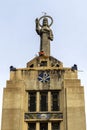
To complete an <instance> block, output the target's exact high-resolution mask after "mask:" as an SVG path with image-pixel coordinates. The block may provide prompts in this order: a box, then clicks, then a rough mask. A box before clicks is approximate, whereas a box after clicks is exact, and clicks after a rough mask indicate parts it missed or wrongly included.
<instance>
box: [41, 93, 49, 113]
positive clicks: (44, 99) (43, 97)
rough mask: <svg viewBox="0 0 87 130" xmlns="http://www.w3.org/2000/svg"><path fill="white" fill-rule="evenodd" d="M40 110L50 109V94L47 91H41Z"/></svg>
mask: <svg viewBox="0 0 87 130" xmlns="http://www.w3.org/2000/svg"><path fill="white" fill-rule="evenodd" d="M40 110H41V111H47V110H48V95H47V92H41V98H40Z"/></svg>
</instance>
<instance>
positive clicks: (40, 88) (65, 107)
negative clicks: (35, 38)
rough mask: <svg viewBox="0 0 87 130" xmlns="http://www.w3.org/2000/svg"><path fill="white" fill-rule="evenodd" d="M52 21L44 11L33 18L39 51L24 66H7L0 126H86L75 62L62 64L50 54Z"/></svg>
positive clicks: (29, 129)
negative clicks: (68, 64) (70, 64)
mask: <svg viewBox="0 0 87 130" xmlns="http://www.w3.org/2000/svg"><path fill="white" fill-rule="evenodd" d="M48 19H50V21H49V20H48ZM41 21H42V23H41ZM49 22H50V23H49ZM52 23H53V19H52V18H51V17H50V16H47V15H45V16H42V17H41V18H40V19H36V32H37V33H38V35H39V36H40V52H39V55H38V56H36V57H35V58H34V59H32V60H31V61H29V62H28V63H27V66H26V68H19V69H17V68H14V67H13V66H11V67H10V79H9V80H8V81H7V84H6V88H4V93H3V108H2V128H1V130H86V124H85V105H84V87H83V86H81V83H80V80H79V79H78V71H77V66H76V65H74V66H73V67H72V68H67V67H66V68H65V67H63V63H62V62H61V61H59V60H57V59H56V58H54V57H52V56H50V40H51V41H52V40H53V33H52V30H51V29H50V26H51V25H52Z"/></svg>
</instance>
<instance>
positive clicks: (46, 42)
mask: <svg viewBox="0 0 87 130" xmlns="http://www.w3.org/2000/svg"><path fill="white" fill-rule="evenodd" d="M48 19H50V21H51V22H50V24H49V21H48ZM41 20H42V24H41V23H40V22H41ZM52 23H53V19H52V17H50V16H47V15H44V16H42V17H40V18H39V19H38V18H36V32H37V34H38V35H40V39H41V41H40V51H44V53H45V55H47V56H50V40H51V41H52V40H53V33H52V30H51V29H50V26H51V25H52Z"/></svg>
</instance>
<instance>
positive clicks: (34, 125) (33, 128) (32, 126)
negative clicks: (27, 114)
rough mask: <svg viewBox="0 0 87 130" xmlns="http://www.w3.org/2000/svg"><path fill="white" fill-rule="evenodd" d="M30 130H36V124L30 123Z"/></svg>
mask: <svg viewBox="0 0 87 130" xmlns="http://www.w3.org/2000/svg"><path fill="white" fill-rule="evenodd" d="M28 130H36V124H35V123H28Z"/></svg>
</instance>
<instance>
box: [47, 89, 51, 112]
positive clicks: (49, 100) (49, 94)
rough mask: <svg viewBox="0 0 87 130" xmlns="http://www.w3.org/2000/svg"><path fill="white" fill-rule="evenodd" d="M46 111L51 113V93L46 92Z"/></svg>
mask: <svg viewBox="0 0 87 130" xmlns="http://www.w3.org/2000/svg"><path fill="white" fill-rule="evenodd" d="M48 111H51V92H50V91H49V92H48Z"/></svg>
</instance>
